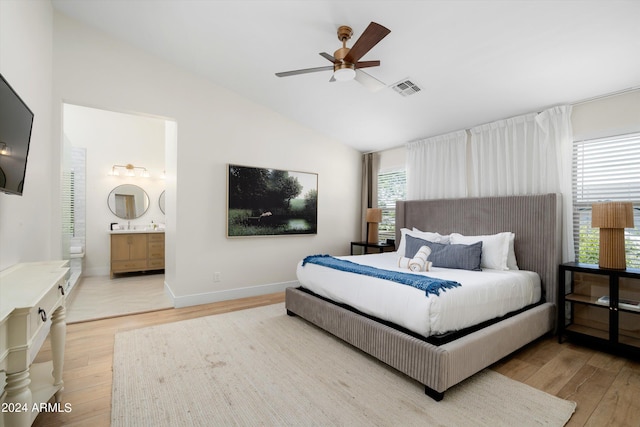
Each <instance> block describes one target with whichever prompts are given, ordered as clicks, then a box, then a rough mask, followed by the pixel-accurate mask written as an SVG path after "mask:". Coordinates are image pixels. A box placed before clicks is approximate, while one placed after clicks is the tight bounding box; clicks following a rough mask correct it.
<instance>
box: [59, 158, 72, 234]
mask: <svg viewBox="0 0 640 427" xmlns="http://www.w3.org/2000/svg"><path fill="white" fill-rule="evenodd" d="M61 193H62V194H61V200H62V201H61V205H62V232H63V233H64V234H67V235H69V236H70V237H73V236H74V235H75V229H74V224H75V218H74V213H75V207H74V205H75V180H74V175H73V171H69V170H65V171H63V172H62V188H61Z"/></svg>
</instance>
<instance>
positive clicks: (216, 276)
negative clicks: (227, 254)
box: [213, 271, 222, 282]
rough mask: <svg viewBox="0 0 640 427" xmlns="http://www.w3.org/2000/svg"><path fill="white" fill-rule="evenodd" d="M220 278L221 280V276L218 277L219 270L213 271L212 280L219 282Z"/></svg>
mask: <svg viewBox="0 0 640 427" xmlns="http://www.w3.org/2000/svg"><path fill="white" fill-rule="evenodd" d="M221 280H222V278H221V277H220V272H219V271H216V272H215V273H213V281H214V282H219V281H221Z"/></svg>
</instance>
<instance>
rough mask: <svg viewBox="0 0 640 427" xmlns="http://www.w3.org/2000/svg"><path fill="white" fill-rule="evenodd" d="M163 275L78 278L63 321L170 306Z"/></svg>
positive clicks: (71, 321)
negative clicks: (65, 318)
mask: <svg viewBox="0 0 640 427" xmlns="http://www.w3.org/2000/svg"><path fill="white" fill-rule="evenodd" d="M172 307H173V301H171V298H169V297H168V296H167V294H166V292H165V289H164V274H150V273H147V274H129V275H124V274H123V275H119V277H117V278H115V279H111V278H110V277H109V276H89V277H82V278H81V279H80V282H79V283H78V284H77V285H76V286H75V287H74V288H73V290H72V291H71V293H70V294H69V297H68V298H67V323H76V322H85V321H87V320H96V319H105V318H108V317H115V316H123V315H125V314H131V313H144V312H145V311H154V310H161V309H166V308H172Z"/></svg>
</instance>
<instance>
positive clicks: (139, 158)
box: [63, 104, 165, 276]
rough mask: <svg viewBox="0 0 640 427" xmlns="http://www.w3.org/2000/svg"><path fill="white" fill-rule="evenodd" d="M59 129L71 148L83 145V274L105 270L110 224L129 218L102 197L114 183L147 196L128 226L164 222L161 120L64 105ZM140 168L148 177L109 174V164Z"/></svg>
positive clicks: (108, 259)
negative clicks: (135, 188) (131, 186)
mask: <svg viewBox="0 0 640 427" xmlns="http://www.w3.org/2000/svg"><path fill="white" fill-rule="evenodd" d="M63 117H64V118H63V124H64V133H65V136H66V137H67V138H68V140H69V143H70V144H71V146H73V147H81V148H85V149H86V171H87V181H86V186H87V192H86V209H85V218H86V251H85V253H86V255H85V269H84V272H83V274H84V275H86V276H100V275H107V274H109V262H110V252H109V225H110V224H111V223H112V222H117V223H119V224H122V225H128V224H127V223H128V221H126V220H123V219H121V218H118V217H117V216H115V215H114V214H113V213H112V212H111V210H110V209H109V207H108V206H107V196H108V195H109V193H110V192H111V190H113V189H114V188H115V187H117V186H118V185H122V184H134V185H137V186H139V187H141V188H142V189H143V190H145V192H146V193H147V195H148V196H149V208H148V210H147V211H146V212H145V213H144V215H142V216H141V217H140V218H138V219H135V220H131V226H132V227H136V226H137V227H144V226H145V225H147V224H149V223H151V221H153V222H154V223H164V222H165V215H164V214H163V213H162V211H161V210H160V205H159V203H158V200H159V197H160V193H162V191H164V189H165V185H164V178H163V172H164V168H165V162H164V155H165V120H163V119H158V118H154V117H145V116H141V115H133V114H123V113H117V112H113V111H105V110H99V109H95V108H88V107H83V106H78V105H71V104H65V105H64V114H63ZM128 163H130V164H133V165H134V166H141V167H145V168H146V169H147V170H148V171H149V174H150V177H149V178H140V177H127V176H110V175H108V173H109V172H110V171H111V167H112V166H113V165H126V164H128Z"/></svg>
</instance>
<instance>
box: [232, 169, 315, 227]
mask: <svg viewBox="0 0 640 427" xmlns="http://www.w3.org/2000/svg"><path fill="white" fill-rule="evenodd" d="M227 166H228V167H227V237H247V236H288V235H295V234H317V232H318V174H315V173H307V172H296V171H285V170H278V169H266V168H257V167H251V166H240V165H232V164H229V165H227Z"/></svg>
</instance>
